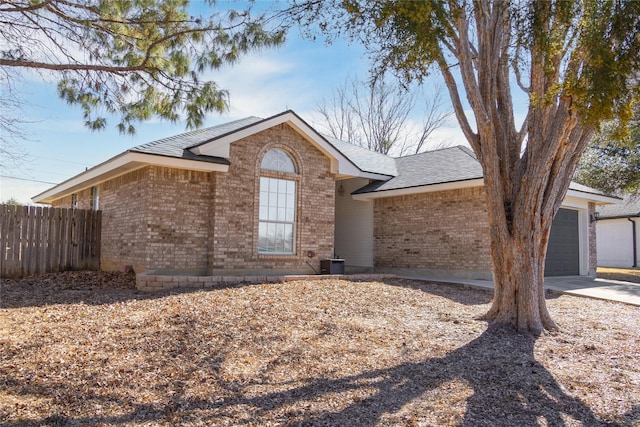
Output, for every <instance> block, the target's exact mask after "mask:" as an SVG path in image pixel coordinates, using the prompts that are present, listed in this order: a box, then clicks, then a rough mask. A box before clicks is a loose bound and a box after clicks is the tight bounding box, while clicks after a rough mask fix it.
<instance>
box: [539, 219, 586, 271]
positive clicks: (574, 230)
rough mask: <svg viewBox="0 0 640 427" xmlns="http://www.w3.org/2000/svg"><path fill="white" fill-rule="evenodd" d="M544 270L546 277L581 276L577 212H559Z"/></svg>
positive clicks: (553, 227) (555, 220)
mask: <svg viewBox="0 0 640 427" xmlns="http://www.w3.org/2000/svg"><path fill="white" fill-rule="evenodd" d="M544 270H545V275H546V276H579V275H580V233H579V228H578V211H577V210H573V209H559V210H558V213H557V214H556V217H555V218H554V220H553V224H552V225H551V236H550V237H549V247H548V248H547V259H546V262H545V269H544Z"/></svg>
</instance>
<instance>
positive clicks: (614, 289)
mask: <svg viewBox="0 0 640 427" xmlns="http://www.w3.org/2000/svg"><path fill="white" fill-rule="evenodd" d="M403 278H405V279H413V280H426V281H430V282H446V283H461V284H463V285H468V286H476V287H480V288H487V289H493V281H491V280H466V279H453V278H451V277H436V276H433V277H431V276H420V277H409V276H403ZM544 286H545V288H547V289H552V290H554V291H559V292H562V293H566V294H569V295H577V296H583V297H589V298H596V299H603V300H609V301H619V302H624V303H626V304H631V305H635V306H639V307H640V283H631V282H622V281H618V280H607V279H593V278H590V277H583V276H569V277H547V278H546V279H545V284H544Z"/></svg>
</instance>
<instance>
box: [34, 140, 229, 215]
mask: <svg viewBox="0 0 640 427" xmlns="http://www.w3.org/2000/svg"><path fill="white" fill-rule="evenodd" d="M149 165H152V166H165V167H173V168H179V169H189V170H196V171H201V172H226V171H227V170H228V169H229V166H227V165H222V164H219V163H211V162H203V161H197V160H188V159H179V158H175V157H167V156H158V155H153V154H144V153H135V152H129V151H128V152H125V153H122V154H120V155H119V156H116V157H114V158H112V159H110V160H108V161H106V162H104V163H101V164H99V165H97V166H94V167H93V168H91V169H89V170H87V171H85V172H82V173H81V174H78V175H76V176H74V177H73V178H70V179H68V180H66V181H64V182H62V183H61V184H58V185H56V186H55V187H53V188H50V189H49V190H46V191H44V192H42V193H40V194H38V195H37V196H35V197H33V198H32V200H33V201H34V202H35V203H51V202H53V201H54V200H56V199H59V198H61V197H65V196H67V195H69V194H72V193H75V192H78V191H81V190H83V189H86V188H90V187H92V186H94V185H97V184H99V183H100V182H104V181H106V180H108V179H113V178H115V177H118V176H120V175H124V174H125V173H128V172H131V171H134V170H136V169H140V168H143V167H145V166H149Z"/></svg>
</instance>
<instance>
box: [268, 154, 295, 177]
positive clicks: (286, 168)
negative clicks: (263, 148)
mask: <svg viewBox="0 0 640 427" xmlns="http://www.w3.org/2000/svg"><path fill="white" fill-rule="evenodd" d="M260 168H262V169H267V170H272V171H279V172H287V173H296V167H295V164H294V163H293V160H292V159H291V157H290V156H289V155H288V154H287V153H285V152H284V151H282V150H278V149H273V150H269V151H267V152H266V153H265V155H264V157H263V158H262V162H261V163H260Z"/></svg>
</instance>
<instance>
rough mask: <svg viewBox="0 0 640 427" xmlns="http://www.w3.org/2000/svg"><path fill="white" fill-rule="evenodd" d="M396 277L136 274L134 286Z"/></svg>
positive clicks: (147, 289)
mask: <svg viewBox="0 0 640 427" xmlns="http://www.w3.org/2000/svg"><path fill="white" fill-rule="evenodd" d="M394 277H396V276H395V274H324V275H322V274H321V275H317V274H315V275H286V276H169V275H150V274H147V273H138V274H136V288H137V289H138V290H139V291H145V292H156V291H161V290H165V289H172V288H193V289H205V288H216V287H222V286H226V285H229V284H235V283H256V284H257V283H278V282H292V281H294V280H323V279H344V280H382V279H391V278H394Z"/></svg>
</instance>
